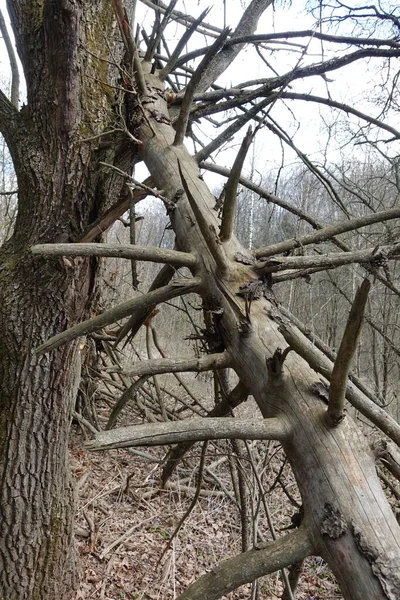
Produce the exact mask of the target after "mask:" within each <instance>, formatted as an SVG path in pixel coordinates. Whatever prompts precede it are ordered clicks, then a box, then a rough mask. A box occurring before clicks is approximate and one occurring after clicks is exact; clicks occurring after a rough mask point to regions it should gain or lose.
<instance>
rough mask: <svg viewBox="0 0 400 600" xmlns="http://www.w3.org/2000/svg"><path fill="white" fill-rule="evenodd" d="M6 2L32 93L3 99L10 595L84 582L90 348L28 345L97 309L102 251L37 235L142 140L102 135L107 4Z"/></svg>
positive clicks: (63, 237) (110, 31) (94, 194)
mask: <svg viewBox="0 0 400 600" xmlns="http://www.w3.org/2000/svg"><path fill="white" fill-rule="evenodd" d="M8 4H9V10H10V14H11V19H12V23H13V28H14V31H15V33H16V42H17V47H18V51H19V54H20V58H21V61H22V64H23V67H24V72H25V77H26V82H27V97H28V100H27V106H24V107H23V108H22V109H21V111H19V112H18V111H17V110H16V109H15V108H14V107H12V106H11V104H9V103H8V102H7V99H6V98H5V96H3V95H2V96H1V98H0V125H1V129H2V132H3V133H4V136H5V138H6V141H7V144H8V146H9V149H10V152H11V155H12V158H13V162H14V166H15V170H16V175H17V179H18V188H19V193H18V217H17V221H16V225H15V231H14V234H13V236H12V238H11V239H10V240H9V241H8V242H7V243H6V244H5V245H4V246H3V248H2V249H1V250H0V331H1V337H0V474H1V475H0V476H1V481H2V485H1V490H0V520H1V527H0V572H1V577H0V598H1V599H2V600H17V599H18V600H33V599H37V600H39V599H40V600H54V598H70V597H72V596H73V594H74V584H75V582H76V575H75V567H74V560H73V539H72V525H73V513H74V502H73V488H72V485H71V477H70V472H69V466H68V434H69V429H70V421H71V409H72V408H73V406H74V401H75V396H76V392H77V386H78V383H79V377H80V350H79V347H78V345H77V344H76V343H73V344H71V345H68V346H65V347H62V348H60V349H58V350H56V351H55V352H51V353H49V354H47V355H45V356H41V357H36V356H32V354H31V350H32V348H34V347H35V346H37V345H38V344H40V343H42V342H43V341H45V340H46V339H48V338H49V336H52V335H54V334H56V333H58V332H60V331H63V330H64V329H65V328H67V327H69V326H71V325H72V324H74V323H75V322H77V321H79V320H82V318H84V317H85V315H87V313H88V311H89V310H90V306H91V304H92V303H93V300H94V299H95V295H96V272H97V263H96V261H95V260H94V259H68V260H67V259H60V258H54V259H51V260H46V259H43V258H37V257H33V256H32V255H31V254H30V252H29V248H30V246H31V245H32V244H35V243H38V242H50V241H58V242H61V241H73V240H74V239H76V238H77V237H78V236H79V235H80V234H81V233H82V232H83V231H84V230H85V228H86V227H87V226H88V225H89V224H90V223H91V222H92V221H93V220H94V219H95V218H96V217H97V216H98V213H99V210H100V209H102V208H103V207H105V206H106V205H107V203H109V202H110V201H115V200H116V199H117V198H118V196H119V195H120V193H121V189H122V185H123V179H121V177H119V176H118V177H116V176H115V175H114V174H113V173H111V174H110V173H109V174H107V172H105V171H104V169H103V170H102V169H101V167H100V166H99V162H100V161H101V160H104V161H106V162H110V163H113V164H115V165H116V166H118V167H120V168H122V169H127V168H128V165H129V164H131V163H132V154H133V150H132V145H131V144H129V143H128V145H127V143H126V139H127V138H126V137H125V136H123V135H122V134H120V133H117V134H114V135H113V136H107V137H106V138H105V142H103V140H102V138H101V137H100V136H99V134H102V133H104V131H106V130H107V129H109V128H110V123H112V119H113V118H114V113H113V107H114V105H116V103H117V100H118V99H117V97H116V96H115V93H114V91H111V92H110V88H109V87H108V88H107V87H105V85H103V83H102V82H106V81H111V82H114V83H115V82H116V79H117V77H118V76H119V73H118V70H117V69H116V68H115V67H112V66H110V64H109V63H107V62H104V61H102V60H101V59H100V58H97V57H96V56H99V57H100V56H101V53H102V48H103V47H104V45H105V44H106V43H107V44H109V46H110V47H111V48H114V58H115V60H119V57H121V55H122V48H121V46H120V45H119V42H118V43H117V41H116V40H117V38H118V32H116V28H115V26H114V25H115V23H114V18H113V9H112V6H110V4H111V3H110V2H108V0H107V1H106V0H94V1H93V2H85V3H78V2H70V1H68V0H62V1H60V2H57V3H54V2H46V3H44V8H43V10H42V8H41V6H42V4H43V3H31V2H25V1H23V0H21V1H19V2H17V1H15V2H9V3H8ZM83 48H84V49H85V51H83V50H82V49H83ZM71 261H73V263H72V262H71Z"/></svg>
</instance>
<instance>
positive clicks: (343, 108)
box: [280, 92, 400, 138]
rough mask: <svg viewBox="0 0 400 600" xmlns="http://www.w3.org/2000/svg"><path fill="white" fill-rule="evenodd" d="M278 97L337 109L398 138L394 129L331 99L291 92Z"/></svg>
mask: <svg viewBox="0 0 400 600" xmlns="http://www.w3.org/2000/svg"><path fill="white" fill-rule="evenodd" d="M280 97H281V98H283V99H285V100H304V101H306V102H316V103H318V104H325V106H330V107H331V108H337V109H339V110H341V111H343V112H345V113H347V114H349V115H354V116H355V117H358V118H359V119H362V120H363V121H367V122H368V123H371V125H376V126H377V127H379V128H380V129H384V130H385V131H388V132H389V133H391V134H392V135H393V136H394V137H395V138H400V131H399V130H398V129H395V128H394V127H391V126H390V125H387V124H386V123H383V122H382V121H380V120H379V119H375V118H374V117H371V116H370V115H367V114H366V113H364V112H361V111H360V110H357V109H356V108H354V107H353V106H350V105H349V104H343V103H342V102H336V101H335V100H332V99H331V98H323V97H321V96H313V95H312V94H294V93H292V92H283V93H282V94H280Z"/></svg>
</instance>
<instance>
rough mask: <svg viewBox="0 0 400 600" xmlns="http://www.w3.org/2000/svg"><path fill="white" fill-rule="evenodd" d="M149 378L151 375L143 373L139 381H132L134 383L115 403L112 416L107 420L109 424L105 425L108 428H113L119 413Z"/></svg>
mask: <svg viewBox="0 0 400 600" xmlns="http://www.w3.org/2000/svg"><path fill="white" fill-rule="evenodd" d="M148 378H149V375H142V377H139V379H138V380H137V381H135V382H134V383H132V385H131V386H129V387H128V388H127V389H126V390H125V391H124V393H123V394H122V396H121V397H120V398H119V399H118V401H117V402H116V403H115V405H114V407H113V409H112V411H111V413H110V416H109V418H108V421H107V425H106V427H105V428H106V429H112V428H113V427H114V425H115V423H116V422H117V419H118V415H119V414H120V412H121V411H122V410H123V408H124V407H125V406H126V404H127V403H128V402H129V401H130V400H132V398H133V397H134V395H135V394H136V392H137V391H138V390H140V388H141V387H142V386H143V385H144V384H145V383H146V381H147V380H148Z"/></svg>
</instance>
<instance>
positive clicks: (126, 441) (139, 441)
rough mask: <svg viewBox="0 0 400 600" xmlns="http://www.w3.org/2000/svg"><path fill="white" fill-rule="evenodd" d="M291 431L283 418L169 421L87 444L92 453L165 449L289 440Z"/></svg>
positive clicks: (120, 431) (105, 433)
mask: <svg viewBox="0 0 400 600" xmlns="http://www.w3.org/2000/svg"><path fill="white" fill-rule="evenodd" d="M289 437H290V428H289V426H288V424H287V423H286V422H285V420H284V419H282V418H271V419H235V418H233V417H222V418H217V419H208V418H205V419H193V420H191V421H186V420H185V421H168V422H163V423H146V424H144V425H132V426H129V427H119V428H118V429H112V430H109V431H102V432H99V433H97V434H96V438H95V439H94V440H91V441H89V442H87V443H86V447H87V449H88V450H95V451H98V450H111V449H113V448H130V447H132V446H165V445H167V444H178V443H181V442H199V441H204V440H223V439H241V440H243V439H248V440H279V441H283V440H287V439H288V438H289Z"/></svg>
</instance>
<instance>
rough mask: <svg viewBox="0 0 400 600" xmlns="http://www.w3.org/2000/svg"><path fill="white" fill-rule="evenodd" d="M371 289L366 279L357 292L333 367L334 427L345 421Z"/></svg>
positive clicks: (330, 410) (331, 407)
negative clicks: (355, 360) (348, 387)
mask: <svg viewBox="0 0 400 600" xmlns="http://www.w3.org/2000/svg"><path fill="white" fill-rule="evenodd" d="M370 288H371V283H370V281H369V280H368V279H364V281H363V282H362V284H361V286H360V287H359V288H358V290H357V293H356V295H355V298H354V302H353V305H352V307H351V310H350V314H349V318H348V320H347V324H346V327H345V330H344V333H343V337H342V341H341V343H340V347H339V350H338V353H337V357H336V360H335V364H334V366H333V370H332V375H331V385H330V389H329V405H328V411H327V415H328V418H329V420H330V422H331V423H332V424H333V425H337V424H339V423H340V421H342V419H343V412H344V401H345V395H346V387H347V381H348V376H349V371H350V367H351V363H352V360H353V356H354V353H355V351H356V349H357V345H358V341H359V339H360V335H361V327H362V323H363V318H364V310H365V305H366V303H367V298H368V293H369V290H370Z"/></svg>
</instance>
